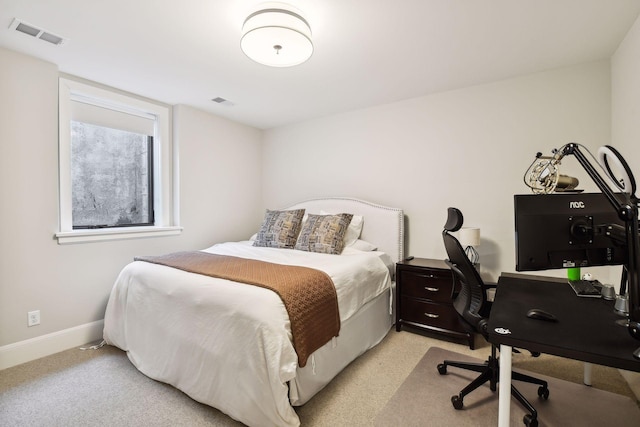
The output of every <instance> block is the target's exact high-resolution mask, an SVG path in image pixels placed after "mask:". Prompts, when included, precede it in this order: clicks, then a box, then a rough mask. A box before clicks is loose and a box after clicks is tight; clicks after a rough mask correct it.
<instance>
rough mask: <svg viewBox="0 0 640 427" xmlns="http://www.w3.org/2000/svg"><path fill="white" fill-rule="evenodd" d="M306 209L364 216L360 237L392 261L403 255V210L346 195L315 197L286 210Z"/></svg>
mask: <svg viewBox="0 0 640 427" xmlns="http://www.w3.org/2000/svg"><path fill="white" fill-rule="evenodd" d="M302 208H304V209H306V211H307V213H313V214H319V213H320V211H321V210H323V211H326V212H330V213H350V214H354V215H362V217H363V218H364V225H363V227H362V234H361V235H360V238H361V239H362V240H366V241H367V242H370V243H373V244H374V245H376V246H377V247H378V250H380V251H383V252H385V253H387V254H388V255H389V256H390V257H391V259H392V260H393V262H398V261H400V260H402V259H403V258H404V212H403V211H402V209H398V208H390V207H387V206H382V205H378V204H375V203H371V202H366V201H363V200H358V199H350V198H346V197H332V198H324V199H312V200H307V201H305V202H300V203H296V204H295V205H293V206H289V207H287V208H285V209H302Z"/></svg>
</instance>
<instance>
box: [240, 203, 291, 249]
mask: <svg viewBox="0 0 640 427" xmlns="http://www.w3.org/2000/svg"><path fill="white" fill-rule="evenodd" d="M303 216H304V209H294V210H290V211H271V210H269V209H267V212H266V213H265V215H264V221H262V226H261V227H260V231H258V235H257V236H256V240H255V241H254V242H253V246H267V247H270V248H293V247H294V246H295V244H296V239H297V238H298V234H299V233H300V228H301V226H302V217H303Z"/></svg>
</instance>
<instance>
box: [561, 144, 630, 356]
mask: <svg viewBox="0 0 640 427" xmlns="http://www.w3.org/2000/svg"><path fill="white" fill-rule="evenodd" d="M569 154H571V155H573V156H574V157H575V158H576V159H577V160H578V162H579V163H580V165H581V166H582V167H583V168H584V170H585V171H586V172H587V174H588V175H589V177H590V178H591V179H592V180H593V182H594V183H595V184H596V185H597V186H598V188H599V189H600V191H602V193H603V194H604V195H605V197H606V198H607V200H609V203H611V205H612V206H613V208H614V209H615V210H616V212H617V213H618V216H619V217H620V219H621V220H623V221H624V223H625V234H626V244H627V255H628V259H627V263H626V265H625V270H626V275H627V283H628V298H629V326H628V329H629V333H630V334H631V336H632V337H634V338H635V339H637V340H640V276H639V273H640V265H639V262H638V256H639V255H640V237H639V235H638V232H639V231H638V199H637V198H636V196H635V195H634V194H629V193H624V194H625V195H626V197H625V200H624V202H620V200H619V199H617V198H616V196H615V194H614V192H613V191H612V190H611V187H609V185H608V184H607V183H606V181H605V180H604V179H603V178H602V176H601V175H600V174H599V173H598V171H597V170H596V169H595V168H594V167H593V165H592V164H591V162H589V159H587V157H586V156H585V155H584V153H583V152H582V151H580V148H579V146H578V144H575V143H569V144H567V145H565V146H564V147H563V148H562V155H563V156H564V155H569ZM633 356H634V357H635V358H636V359H640V348H638V349H636V351H634V352H633Z"/></svg>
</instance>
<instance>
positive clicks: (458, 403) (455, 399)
mask: <svg viewBox="0 0 640 427" xmlns="http://www.w3.org/2000/svg"><path fill="white" fill-rule="evenodd" d="M451 403H453V407H454V408H456V409H462V405H463V403H462V398H461V397H460V396H458V395H457V394H456V395H454V396H451Z"/></svg>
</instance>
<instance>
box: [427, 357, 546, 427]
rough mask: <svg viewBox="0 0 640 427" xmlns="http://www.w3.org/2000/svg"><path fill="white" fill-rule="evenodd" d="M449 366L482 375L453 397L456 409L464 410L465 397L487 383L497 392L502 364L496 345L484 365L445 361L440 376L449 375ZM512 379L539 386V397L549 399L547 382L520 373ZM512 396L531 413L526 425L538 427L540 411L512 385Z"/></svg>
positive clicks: (525, 418) (527, 417) (439, 367)
mask: <svg viewBox="0 0 640 427" xmlns="http://www.w3.org/2000/svg"><path fill="white" fill-rule="evenodd" d="M448 366H453V367H456V368H460V369H466V370H469V371H474V372H479V373H480V375H479V376H478V377H477V378H476V379H474V380H473V381H472V382H471V383H470V384H469V385H467V386H466V387H465V388H463V389H462V390H461V391H460V393H459V394H456V395H453V396H451V403H452V404H453V407H454V408H455V409H462V407H463V406H464V397H465V396H466V395H467V394H469V393H471V392H472V391H473V390H475V389H477V388H478V387H480V386H481V385H483V384H484V383H486V382H489V389H490V390H491V391H493V392H495V391H496V390H497V384H498V379H499V378H500V363H499V361H498V358H497V357H496V347H495V346H494V345H492V346H491V356H489V359H488V360H487V361H486V362H484V363H467V362H457V361H453V360H445V361H444V362H443V363H440V364H438V372H439V373H440V375H445V374H446V373H447V367H448ZM511 379H512V380H516V381H523V382H527V383H530V384H538V385H539V386H540V387H539V388H538V397H540V398H542V399H544V400H547V399H548V398H549V387H548V384H547V382H546V381H543V380H541V379H539V378H535V377H532V376H530V375H525V374H522V373H519V372H512V373H511ZM511 395H512V396H513V397H515V398H516V400H517V401H518V402H520V404H521V405H522V406H524V408H525V409H526V410H527V411H528V412H529V414H526V415H525V416H524V418H523V422H524V424H525V425H526V426H527V427H537V426H538V411H536V409H535V408H534V407H533V405H531V403H529V401H528V400H527V399H526V398H525V397H524V396H523V395H522V393H520V391H518V389H517V388H516V387H515V386H514V385H513V384H512V385H511Z"/></svg>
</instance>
